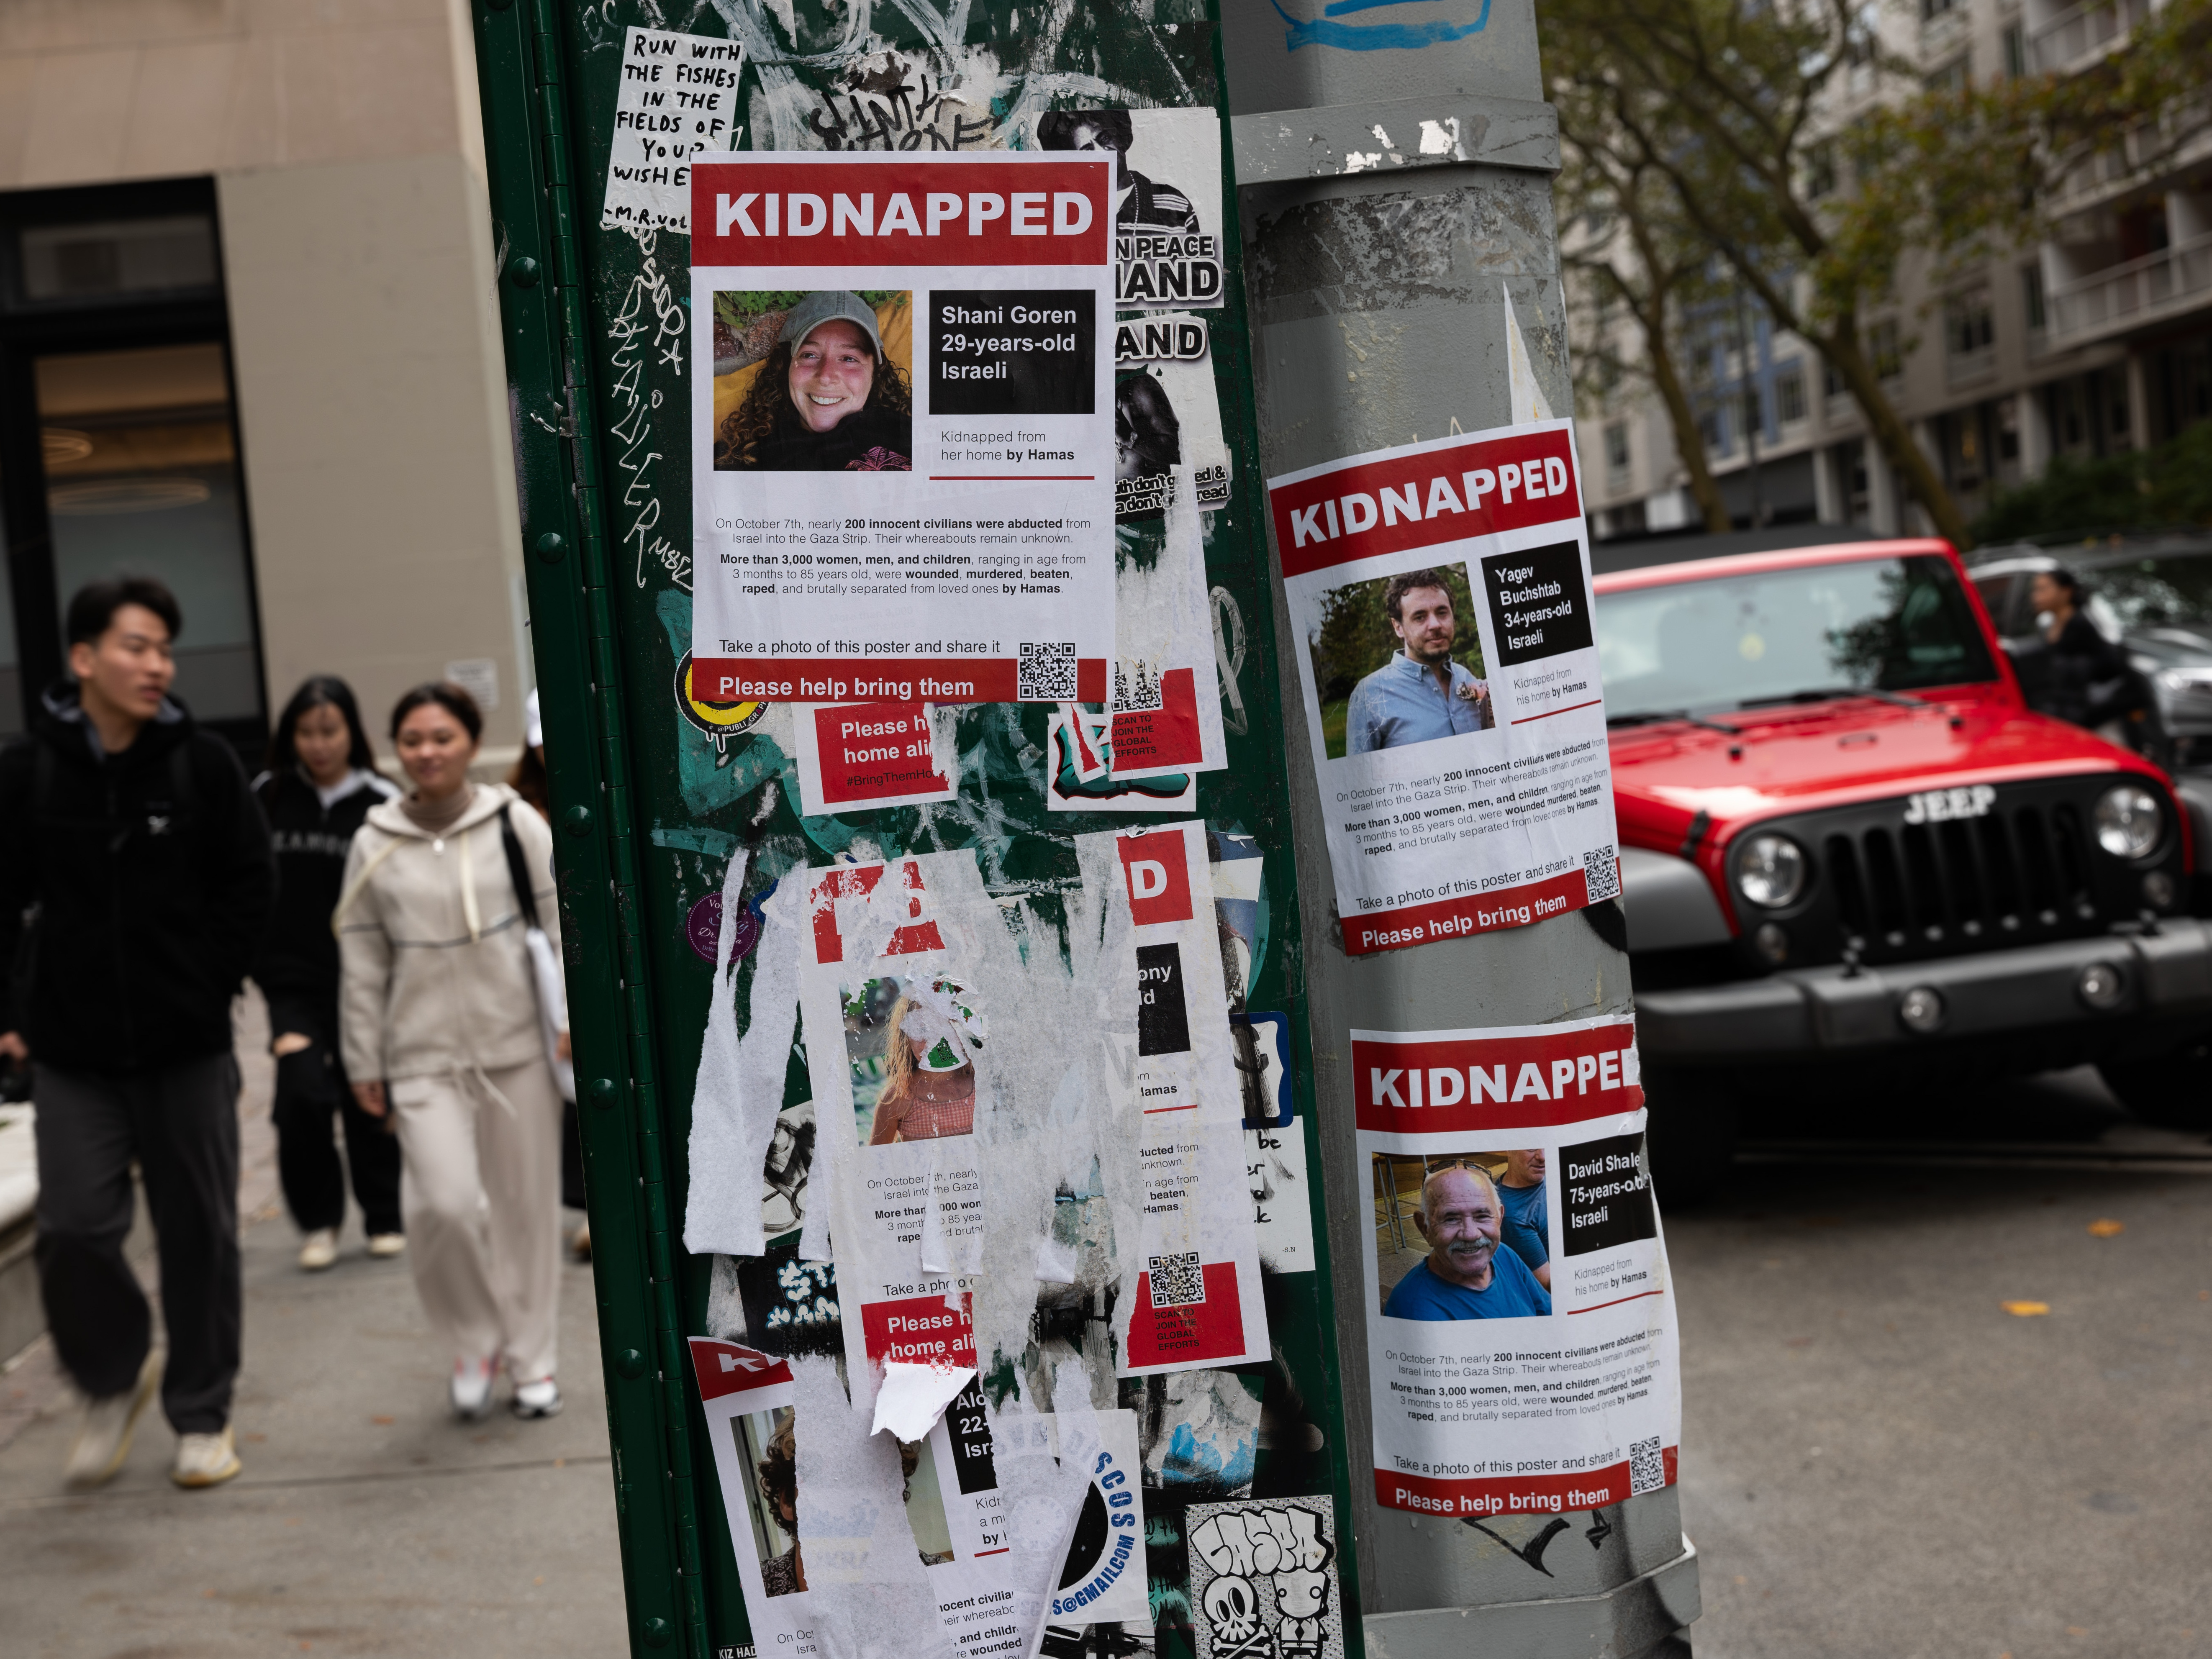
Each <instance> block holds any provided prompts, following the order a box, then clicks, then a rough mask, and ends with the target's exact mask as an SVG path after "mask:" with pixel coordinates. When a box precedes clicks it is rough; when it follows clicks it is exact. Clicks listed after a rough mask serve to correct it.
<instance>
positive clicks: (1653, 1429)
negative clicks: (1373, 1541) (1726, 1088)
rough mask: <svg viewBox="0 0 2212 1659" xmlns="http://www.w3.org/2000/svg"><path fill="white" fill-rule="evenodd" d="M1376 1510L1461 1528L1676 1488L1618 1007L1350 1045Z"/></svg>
mask: <svg viewBox="0 0 2212 1659" xmlns="http://www.w3.org/2000/svg"><path fill="white" fill-rule="evenodd" d="M1352 1079H1353V1087H1354V1089H1355V1091H1356V1097H1355V1106H1356V1117H1355V1123H1356V1126H1357V1127H1356V1133H1357V1136H1358V1148H1359V1154H1360V1157H1361V1158H1363V1159H1364V1161H1365V1162H1366V1163H1367V1164H1368V1165H1369V1168H1370V1174H1371V1178H1372V1180H1373V1182H1374V1197H1375V1212H1376V1216H1377V1217H1378V1218H1379V1221H1378V1225H1376V1226H1375V1227H1373V1228H1370V1229H1368V1230H1367V1231H1365V1232H1364V1234H1363V1236H1362V1237H1363V1239H1364V1243H1363V1246H1362V1251H1363V1255H1364V1265H1365V1269H1366V1272H1365V1278H1364V1285H1365V1287H1366V1292H1367V1310H1366V1316H1367V1331H1368V1342H1367V1352H1368V1374H1369V1376H1370V1379H1371V1383H1372V1389H1373V1395H1372V1397H1373V1400H1374V1402H1375V1501H1376V1503H1377V1504H1381V1505H1382V1506H1383V1508H1385V1509H1397V1510H1413V1511H1414V1512H1415V1513H1418V1514H1424V1515H1443V1516H1462V1517H1467V1518H1474V1517H1480V1516H1492V1515H1511V1514H1516V1513H1528V1512H1533V1511H1539V1510H1542V1511H1549V1512H1551V1513H1553V1514H1557V1513H1559V1512H1560V1511H1562V1510H1594V1509H1602V1508H1604V1507H1606V1506H1607V1505H1609V1504H1618V1503H1620V1501H1621V1500H1622V1499H1624V1498H1628V1497H1631V1496H1632V1495H1634V1494H1636V1493H1639V1492H1652V1491H1656V1489H1658V1488H1659V1487H1662V1486H1669V1485H1672V1484H1673V1482H1674V1477H1675V1463H1676V1454H1677V1449H1678V1448H1679V1446H1680V1441H1681V1427H1682V1407H1681V1389H1680V1370H1679V1364H1678V1358H1677V1341H1676V1335H1675V1326H1674V1295H1673V1284H1672V1281H1671V1280H1670V1279H1669V1278H1668V1269H1667V1249H1666V1242H1665V1240H1664V1238H1663V1237H1662V1235H1661V1232H1660V1226H1659V1215H1658V1211H1657V1209H1656V1206H1654V1205H1653V1203H1652V1198H1651V1180H1650V1166H1649V1163H1648V1160H1647V1157H1646V1154H1645V1152H1644V1091H1643V1090H1642V1089H1641V1088H1639V1087H1638V1082H1637V1079H1638V1064H1637V1054H1636V1028H1635V1024H1634V1022H1633V1021H1632V1020H1631V1019H1629V1018H1626V1016H1618V1017H1609V1018H1600V1019H1583V1020H1563V1021H1561V1022H1559V1024H1553V1025H1529V1026H1516V1027H1505V1026H1501V1027H1494V1028H1491V1029H1487V1030H1456V1031H1361V1030H1355V1031H1353V1032H1352Z"/></svg>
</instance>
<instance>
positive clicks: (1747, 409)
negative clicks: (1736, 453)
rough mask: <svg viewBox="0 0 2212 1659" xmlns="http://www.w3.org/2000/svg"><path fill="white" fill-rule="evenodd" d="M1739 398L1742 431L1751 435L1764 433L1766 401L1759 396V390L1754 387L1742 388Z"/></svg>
mask: <svg viewBox="0 0 2212 1659" xmlns="http://www.w3.org/2000/svg"><path fill="white" fill-rule="evenodd" d="M1741 398H1742V400H1743V429H1744V430H1745V431H1746V432H1748V433H1752V434H1753V435H1759V434H1763V433H1765V430H1766V399H1765V398H1762V397H1760V396H1759V388H1758V387H1757V386H1746V387H1744V389H1743V391H1742V392H1741Z"/></svg>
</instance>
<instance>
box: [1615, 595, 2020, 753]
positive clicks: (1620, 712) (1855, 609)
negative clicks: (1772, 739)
mask: <svg viewBox="0 0 2212 1659" xmlns="http://www.w3.org/2000/svg"><path fill="white" fill-rule="evenodd" d="M1597 645H1598V659H1599V661H1600V663H1601V665H1602V666H1603V669H1604V672H1605V709H1606V714H1607V718H1608V719H1609V720H1613V721H1615V722H1618V723H1630V722H1634V721H1638V720H1660V719H1665V718H1668V717H1669V716H1680V715H1684V714H1712V713H1716V712H1718V711H1721V710H1724V709H1730V708H1744V707H1747V706H1750V705H1753V704H1759V705H1778V704H1784V703H1789V702H1801V701H1802V702H1814V701H1818V700H1819V699H1820V698H1821V697H1823V696H1849V695H1850V694H1851V693H1853V692H1855V691H1856V692H1861V693H1864V694H1867V695H1880V694H1881V693H1883V692H1889V693H1896V692H1899V691H1911V690H1924V689H1928V688H1931V687H1935V686H1942V685H1961V684H1969V683H1972V682H1974V681H1980V680H1993V679H1995V678H1997V671H1996V664H1995V663H1994V662H1993V661H1992V660H1991V659H1990V651H1989V647H1988V645H1987V643H1986V642H1985V641H1984V638H1983V635H1982V630H1981V627H1980V625H1979V624H1978V623H1977V622H1976V620H1975V618H1974V613H1973V610H1972V606H1971V605H1969V604H1968V602H1967V599H1966V593H1965V592H1964V591H1963V590H1962V589H1961V587H1960V583H1959V580H1958V578H1957V576H1956V574H1954V572H1953V570H1952V568H1951V566H1950V564H1949V562H1948V561H1946V560H1944V559H1941V558H1937V557H1935V556H1929V555H1924V554H1923V555H1919V556H1913V557H1909V558H1899V559H1862V560H1857V561H1853V562H1849V563H1843V564H1818V565H1803V566H1800V567H1798V568H1795V569H1790V570H1763V571H1758V572H1747V573H1745V574H1742V575H1741V576H1733V575H1729V576H1707V577H1705V578H1703V579H1702V580H1697V581H1686V582H1676V583H1672V584H1668V585H1664V586H1651V587H1636V588H1629V589H1626V590H1624V591H1621V592H1613V593H1606V594H1601V596H1600V597H1599V599H1598V601H1597Z"/></svg>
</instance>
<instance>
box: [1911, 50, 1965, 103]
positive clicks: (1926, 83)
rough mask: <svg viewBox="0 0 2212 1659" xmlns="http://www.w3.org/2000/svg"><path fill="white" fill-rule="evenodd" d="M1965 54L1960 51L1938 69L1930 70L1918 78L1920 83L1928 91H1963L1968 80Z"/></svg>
mask: <svg viewBox="0 0 2212 1659" xmlns="http://www.w3.org/2000/svg"><path fill="white" fill-rule="evenodd" d="M1967 70H1968V64H1967V54H1966V53H1965V52H1960V54H1959V55H1958V56H1957V57H1956V58H1953V59H1952V60H1951V61H1950V62H1949V63H1948V64H1943V65H1942V67H1941V68H1939V69H1934V70H1929V72H1928V73H1927V74H1926V75H1924V76H1922V77H1921V79H1920V84H1921V85H1922V86H1923V87H1925V88H1927V89H1928V90H1929V91H1930V92H1936V93H1944V92H1964V91H1965V90H1966V82H1967V80H1968V73H1967Z"/></svg>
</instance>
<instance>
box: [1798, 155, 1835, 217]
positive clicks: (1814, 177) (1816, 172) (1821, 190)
mask: <svg viewBox="0 0 2212 1659" xmlns="http://www.w3.org/2000/svg"><path fill="white" fill-rule="evenodd" d="M1835 193H1836V147H1835V146H1834V145H1833V144H1827V143H1821V144H1815V145H1814V146H1813V148H1812V149H1810V150H1808V152H1807V153H1806V156H1805V196H1806V199H1807V200H1808V201H1814V202H1817V201H1819V200H1820V198H1821V197H1824V196H1833V195H1834V194H1835Z"/></svg>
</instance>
